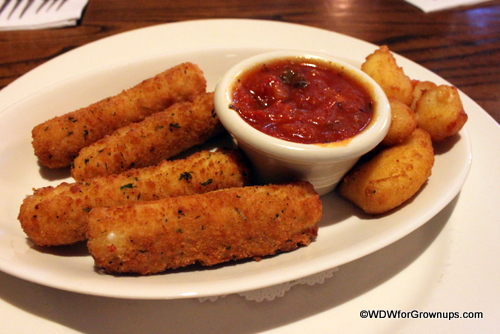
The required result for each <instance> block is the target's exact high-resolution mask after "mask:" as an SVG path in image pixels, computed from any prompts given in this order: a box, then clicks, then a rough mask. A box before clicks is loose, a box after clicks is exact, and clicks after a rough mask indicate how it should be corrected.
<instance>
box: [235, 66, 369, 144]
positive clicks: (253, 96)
mask: <svg viewBox="0 0 500 334" xmlns="http://www.w3.org/2000/svg"><path fill="white" fill-rule="evenodd" d="M230 108H232V109H234V110H236V111H237V112H238V113H239V114H240V116H241V117H242V118H243V119H244V120H245V121H246V122H247V123H249V124H250V125H252V126H253V127H254V128H256V129H258V130H260V131H262V132H264V133H266V134H268V135H270V136H273V137H276V138H280V139H284V140H288V141H292V142H297V143H303V144H319V143H331V142H336V141H340V140H343V139H347V138H351V137H353V136H355V135H356V134H357V133H359V132H360V131H362V130H363V129H364V128H365V127H366V126H367V125H368V124H369V123H370V120H371V118H372V116H373V110H372V100H371V98H370V96H369V94H368V93H367V91H366V89H365V88H363V86H362V85H361V84H359V83H357V82H356V81H355V80H354V79H353V78H350V77H349V76H347V75H346V74H345V73H342V71H341V70H339V69H336V68H335V67H333V66H331V67H330V66H328V65H326V64H323V63H322V62H315V61H314V60H309V59H301V58H291V59H280V60H276V61H272V62H268V63H265V64H261V65H259V66H257V67H255V68H253V69H251V70H250V71H248V72H246V73H244V74H243V75H242V76H241V77H240V78H239V79H238V82H237V83H236V85H235V87H234V89H233V100H232V104H231V105H230Z"/></svg>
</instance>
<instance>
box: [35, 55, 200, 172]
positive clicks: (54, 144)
mask: <svg viewBox="0 0 500 334" xmlns="http://www.w3.org/2000/svg"><path fill="white" fill-rule="evenodd" d="M205 91H206V80H205V77H204V75H203V72H202V71H201V69H200V68H199V67H198V66H197V65H195V64H192V63H184V64H180V65H177V66H174V67H172V68H170V69H168V70H166V71H164V72H162V73H159V74H157V75H156V76H154V77H152V78H149V79H146V80H144V81H143V82H141V83H139V84H138V85H136V86H134V87H132V88H130V89H127V90H124V91H122V92H121V93H119V94H118V95H115V96H112V97H108V98H106V99H103V100H101V101H99V102H96V103H93V104H91V105H89V106H88V107H85V108H81V109H78V110H75V111H73V112H70V113H67V114H65V115H62V116H58V117H55V118H52V119H50V120H48V121H46V122H44V123H42V124H39V125H37V126H36V127H35V128H34V129H33V130H32V136H33V143H32V144H33V148H34V150H35V155H36V156H37V157H38V159H39V161H40V163H41V164H42V165H44V166H47V167H49V168H60V167H67V166H69V165H70V164H71V162H72V161H73V159H74V158H75V157H76V156H77V155H78V152H80V150H81V149H82V148H83V147H85V146H88V145H90V144H92V143H93V142H95V141H97V140H99V139H101V138H103V137H104V136H105V135H107V134H110V133H111V132H113V131H114V130H116V129H118V128H120V127H123V126H125V125H128V124H130V123H133V122H138V121H141V120H143V119H144V118H145V117H146V116H149V115H151V114H152V113H154V112H157V111H160V110H163V109H165V108H167V107H168V106H170V105H172V104H174V103H176V102H180V101H190V100H192V99H193V98H194V97H195V96H196V95H199V94H202V93H204V92H205Z"/></svg>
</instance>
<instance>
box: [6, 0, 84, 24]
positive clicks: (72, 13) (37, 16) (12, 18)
mask: <svg viewBox="0 0 500 334" xmlns="http://www.w3.org/2000/svg"><path fill="white" fill-rule="evenodd" d="M87 3H88V0H0V31H2V30H32V29H46V28H58V27H67V26H74V25H76V24H77V22H78V20H79V19H80V18H81V15H82V12H83V9H84V8H85V6H86V5H87Z"/></svg>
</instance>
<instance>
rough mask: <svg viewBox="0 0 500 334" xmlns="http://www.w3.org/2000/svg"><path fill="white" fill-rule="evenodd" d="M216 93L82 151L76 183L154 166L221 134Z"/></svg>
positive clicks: (75, 168) (76, 166)
mask: <svg viewBox="0 0 500 334" xmlns="http://www.w3.org/2000/svg"><path fill="white" fill-rule="evenodd" d="M222 131H223V127H222V125H221V123H220V121H219V118H218V117H217V115H216V113H215V111H214V101H213V93H206V94H201V95H198V96H197V97H195V99H194V100H193V102H183V103H176V104H174V105H172V106H170V107H169V108H167V109H166V110H164V111H161V112H157V113H155V114H153V115H151V116H149V117H147V118H146V119H144V120H143V121H141V122H137V123H133V124H130V125H128V126H125V127H122V128H120V129H118V130H116V131H115V132H113V133H112V134H111V135H109V136H106V137H104V138H103V139H101V140H99V141H97V142H95V143H94V144H91V145H90V146H87V147H85V148H83V149H82V150H81V151H80V154H79V155H78V157H77V158H76V159H75V161H74V162H73V165H72V168H71V175H72V176H73V178H74V179H75V180H77V181H83V180H89V179H91V178H94V177H97V176H103V175H109V174H116V173H120V172H123V171H125V170H127V169H130V168H138V167H146V166H150V165H154V164H156V163H158V162H159V161H161V160H164V159H168V158H170V157H173V156H175V155H177V154H179V153H181V152H183V151H184V150H187V149H188V148H191V147H193V146H195V145H199V144H202V143H203V142H205V141H206V140H208V139H209V138H211V137H213V136H215V135H217V134H219V133H221V132H222Z"/></svg>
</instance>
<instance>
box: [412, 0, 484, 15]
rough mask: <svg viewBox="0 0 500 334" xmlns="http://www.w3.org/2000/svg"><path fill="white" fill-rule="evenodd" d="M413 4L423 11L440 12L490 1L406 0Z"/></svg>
mask: <svg viewBox="0 0 500 334" xmlns="http://www.w3.org/2000/svg"><path fill="white" fill-rule="evenodd" d="M405 1H406V2H409V3H411V4H412V5H414V6H415V7H418V8H420V9H421V10H422V11H424V12H426V13H428V12H434V11H438V10H444V9H450V8H454V7H460V6H466V5H474V4H478V3H481V2H487V1H490V0H405Z"/></svg>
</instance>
